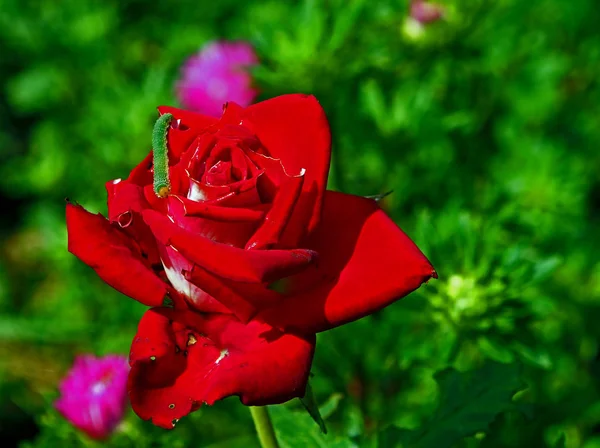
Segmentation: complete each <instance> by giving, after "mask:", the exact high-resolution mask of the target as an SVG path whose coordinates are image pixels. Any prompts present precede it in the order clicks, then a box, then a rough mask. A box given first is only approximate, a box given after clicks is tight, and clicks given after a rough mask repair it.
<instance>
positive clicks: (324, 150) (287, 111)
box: [242, 94, 331, 241]
mask: <svg viewBox="0 0 600 448" xmlns="http://www.w3.org/2000/svg"><path fill="white" fill-rule="evenodd" d="M242 125H243V126H246V127H248V128H249V129H251V130H252V131H253V132H254V133H255V134H256V136H257V137H258V139H259V140H260V141H261V143H262V144H263V145H264V147H265V148H267V150H268V151H269V153H270V155H271V157H275V158H278V159H281V161H282V162H283V166H284V167H285V170H286V171H287V172H288V173H290V174H298V173H300V172H301V170H302V169H303V168H304V169H306V174H305V179H304V185H303V190H302V192H303V193H302V195H301V197H300V200H299V204H298V206H297V207H296V210H295V213H294V215H295V216H294V217H293V218H292V220H291V223H292V224H294V227H293V228H290V229H288V230H286V234H290V236H289V238H290V240H291V241H292V240H294V239H297V238H298V237H299V235H300V234H301V233H302V232H303V231H305V230H307V231H308V232H311V231H312V230H313V229H315V228H316V226H317V224H318V223H319V219H320V213H321V204H322V198H323V193H324V191H325V188H326V185H327V176H328V173H329V160H330V150H331V134H330V132H329V123H328V122H327V117H326V116H325V112H324V111H323V108H322V107H321V105H320V104H319V102H318V101H317V100H316V98H315V97H314V96H311V95H302V94H295V95H283V96H279V97H276V98H273V99H270V100H267V101H263V102H260V103H257V104H254V105H252V106H250V107H248V108H247V109H246V110H245V111H244V113H243V118H242Z"/></svg>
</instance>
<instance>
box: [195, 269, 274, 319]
mask: <svg viewBox="0 0 600 448" xmlns="http://www.w3.org/2000/svg"><path fill="white" fill-rule="evenodd" d="M186 279H187V280H188V281H190V282H191V283H193V284H194V285H196V286H198V287H199V288H201V289H202V291H205V292H206V293H208V294H210V296H211V297H214V298H215V299H216V300H218V301H219V302H221V303H222V304H223V305H225V306H226V307H227V308H228V309H230V310H231V311H232V312H233V313H234V314H235V315H236V316H237V317H238V319H240V320H241V321H242V322H248V321H249V320H250V319H251V318H252V317H253V316H254V315H255V314H256V312H257V311H258V310H260V309H263V308H265V307H267V306H269V305H273V304H275V303H277V302H278V301H279V300H282V296H281V294H279V293H277V292H276V291H271V290H269V289H267V288H266V287H265V286H264V285H262V284H260V283H235V282H231V281H225V280H223V279H221V278H219V277H217V276H216V275H213V274H211V273H210V272H208V271H207V270H206V269H203V268H201V267H200V266H198V265H195V266H194V267H193V269H192V271H191V272H187V273H186Z"/></svg>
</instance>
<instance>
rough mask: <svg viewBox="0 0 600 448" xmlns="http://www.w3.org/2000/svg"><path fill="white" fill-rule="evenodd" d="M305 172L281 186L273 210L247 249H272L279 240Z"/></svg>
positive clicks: (298, 193)
mask: <svg viewBox="0 0 600 448" xmlns="http://www.w3.org/2000/svg"><path fill="white" fill-rule="evenodd" d="M303 174H304V173H302V175H300V176H296V177H289V178H288V179H287V181H286V182H284V183H283V184H282V185H281V187H279V192H278V193H277V196H275V201H274V202H273V206H272V207H271V210H269V213H268V214H267V216H266V218H265V221H264V222H263V224H262V226H260V227H259V228H258V230H257V231H256V233H255V234H254V235H252V237H251V238H250V241H248V243H247V244H246V249H270V248H271V247H272V246H274V245H276V244H277V243H278V242H279V239H280V237H281V234H282V233H283V231H284V229H285V228H286V226H287V223H288V221H289V220H290V217H291V215H292V212H293V211H294V207H295V205H296V202H297V201H298V197H299V196H300V192H301V191H302V185H303V183H304V175H303Z"/></svg>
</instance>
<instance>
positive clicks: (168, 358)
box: [129, 308, 315, 428]
mask: <svg viewBox="0 0 600 448" xmlns="http://www.w3.org/2000/svg"><path fill="white" fill-rule="evenodd" d="M314 344H315V339H314V336H311V337H300V336H296V335H293V334H284V333H280V332H278V331H277V330H274V329H273V328H272V327H270V326H268V325H266V324H263V323H259V322H256V321H251V322H250V323H249V324H247V325H244V324H242V323H240V322H239V321H237V319H235V318H234V317H231V316H224V315H211V316H209V317H207V318H203V317H202V315H200V314H197V313H194V312H191V311H188V312H175V311H173V310H166V309H164V308H163V309H152V310H150V311H148V312H146V314H145V315H144V317H143V318H142V320H141V322H140V325H139V328H138V334H137V336H136V337H135V339H134V341H133V344H132V346H131V354H130V362H131V366H132V369H131V372H130V375H129V396H130V399H131V404H132V407H133V409H134V411H135V412H136V413H137V414H138V415H139V416H140V417H141V418H143V419H152V421H153V423H154V424H155V425H158V426H162V427H164V428H172V427H173V426H174V423H175V422H176V420H177V419H179V418H181V417H183V416H184V415H187V414H188V413H190V412H192V411H194V410H195V409H197V408H198V407H199V405H200V403H202V402H206V403H208V404H213V403H214V402H215V401H217V400H221V399H223V398H225V397H228V396H231V395H238V396H239V397H240V399H241V401H242V402H243V403H244V404H246V405H265V404H276V403H282V402H284V401H287V400H289V399H291V398H294V397H299V396H302V395H303V394H304V390H305V387H306V381H307V379H308V374H309V370H310V364H311V361H312V356H313V352H314Z"/></svg>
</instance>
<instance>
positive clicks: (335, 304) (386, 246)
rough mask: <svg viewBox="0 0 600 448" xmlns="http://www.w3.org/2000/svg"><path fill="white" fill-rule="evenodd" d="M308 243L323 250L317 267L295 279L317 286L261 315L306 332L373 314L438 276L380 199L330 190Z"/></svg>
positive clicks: (268, 320) (327, 327)
mask: <svg viewBox="0 0 600 448" xmlns="http://www.w3.org/2000/svg"><path fill="white" fill-rule="evenodd" d="M307 244H308V247H311V248H313V249H315V250H316V251H317V252H318V253H319V264H318V267H315V268H309V269H307V270H306V271H305V272H304V273H302V274H300V275H298V276H297V278H295V279H294V280H295V282H296V284H305V285H311V284H312V285H314V284H315V283H316V284H317V286H316V287H313V288H310V289H308V290H304V291H302V292H300V293H298V294H296V295H294V296H293V297H288V298H286V299H285V300H283V301H282V302H281V303H280V304H279V305H277V306H275V307H273V308H270V309H267V310H266V311H265V312H264V313H263V314H262V315H259V316H258V317H257V318H263V319H265V320H266V321H267V322H270V323H271V324H273V325H277V326H280V327H290V328H296V329H299V330H300V331H302V332H319V331H324V330H327V329H329V328H333V327H337V326H338V325H342V324H344V323H347V322H351V321H354V320H356V319H359V318H361V317H363V316H366V315H369V314H371V313H373V312H375V311H377V310H379V309H381V308H383V307H385V306H387V305H389V304H390V303H392V302H394V301H396V300H398V299H400V298H401V297H403V296H405V295H407V294H408V293H410V292H412V291H413V290H415V289H416V288H418V287H419V286H420V285H421V284H422V283H423V282H426V281H427V280H429V279H430V278H431V277H434V278H436V277H437V274H436V272H435V270H434V269H433V267H432V266H431V264H430V263H429V261H428V260H427V258H426V257H425V255H423V254H422V253H421V251H420V250H419V248H418V247H417V246H416V245H415V244H414V243H413V242H412V241H411V240H410V239H409V238H408V236H406V234H404V232H402V230H400V229H399V228H398V227H397V226H396V224H394V222H393V221H392V220H391V219H390V218H389V217H388V216H387V215H386V214H385V213H384V212H383V210H381V209H380V208H379V207H378V206H377V204H376V202H375V201H373V200H370V199H365V198H362V197H359V196H352V195H346V194H342V193H336V192H332V191H328V192H327V194H326V195H325V202H324V207H323V219H322V221H321V225H320V226H319V228H318V230H317V231H316V232H315V233H314V234H313V235H312V237H311V239H310V241H309V242H308V243H307ZM305 289H306V288H305Z"/></svg>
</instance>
